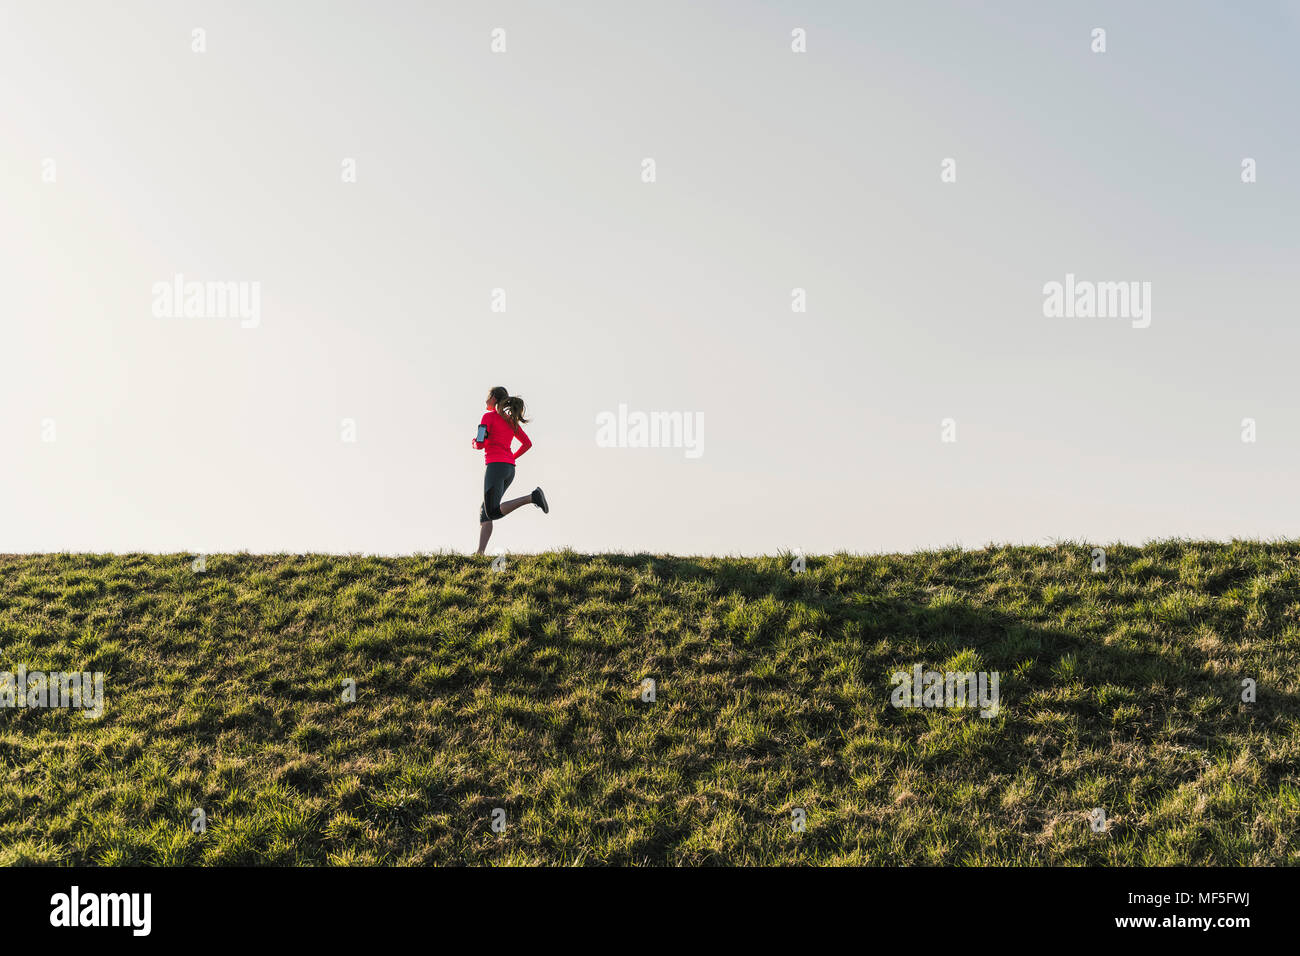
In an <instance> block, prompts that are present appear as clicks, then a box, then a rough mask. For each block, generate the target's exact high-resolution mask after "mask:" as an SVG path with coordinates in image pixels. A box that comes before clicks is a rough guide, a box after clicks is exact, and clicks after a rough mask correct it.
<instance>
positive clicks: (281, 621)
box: [0, 541, 1300, 866]
mask: <svg viewBox="0 0 1300 956" xmlns="http://www.w3.org/2000/svg"><path fill="white" fill-rule="evenodd" d="M1090 550H1091V549H1090V547H1089V546H1086V545H1081V544H1061V545H1058V546H1056V547H1052V548H1034V547H991V548H988V549H986V550H982V551H961V550H957V549H953V550H946V551H932V552H926V553H919V554H910V555H887V556H872V557H862V556H850V555H843V554H841V555H834V556H827V557H813V558H809V559H808V564H807V571H806V572H805V573H802V574H794V573H792V572H791V570H790V562H791V558H792V556H791V555H782V556H778V557H771V558H758V559H725V558H707V559H705V558H679V557H672V556H650V555H609V554H606V555H581V554H576V553H573V552H569V551H565V552H555V553H545V554H540V555H535V556H526V555H525V556H514V557H511V558H509V559H508V565H507V567H506V568H505V570H503V571H500V572H497V571H494V570H493V569H492V568H491V563H490V559H486V558H484V559H480V558H474V557H463V556H456V555H446V554H444V555H432V556H417V557H409V558H367V557H330V556H321V555H305V556H291V555H278V556H257V555H248V554H239V555H217V556H212V557H209V558H208V559H207V570H206V571H204V572H202V573H195V572H194V571H193V570H192V566H191V560H192V557H191V556H186V555H161V556H158V555H138V554H130V555H120V556H112V555H66V554H61V555H53V554H51V555H9V556H0V670H9V671H14V670H16V669H17V667H18V666H19V665H24V666H26V667H27V668H28V669H43V670H50V671H75V670H85V671H103V672H104V673H105V692H104V698H105V712H104V716H103V717H102V718H101V719H99V720H97V721H92V720H86V719H84V718H83V717H82V716H81V715H80V714H77V713H75V712H70V711H68V710H48V709H47V710H29V709H9V708H5V709H0V863H3V864H8V865H12V864H102V865H119V864H156V865H169V866H170V865H189V864H258V863H267V864H599V863H614V864H676V865H699V864H887V865H897V864H960V865H983V864H1014V865H1038V864H1086V865H1129V864H1154V865H1170V864H1181V865H1228V864H1256V865H1258V864H1265V865H1276V864H1288V865H1294V864H1296V863H1297V862H1300V839H1298V837H1300V707H1298V706H1297V701H1298V699H1300V698H1298V694H1300V630H1298V628H1300V589H1298V585H1300V543H1296V542H1281V543H1261V542H1246V541H1237V542H1232V543H1228V544H1220V543H1203V542H1181V541H1169V542H1157V543H1152V544H1150V545H1147V546H1144V547H1141V548H1137V547H1129V546H1122V545H1116V546H1112V547H1109V548H1108V549H1107V568H1106V570H1105V571H1104V572H1101V573H1093V572H1092V570H1091V568H1090ZM918 663H919V664H922V665H923V666H924V667H926V668H930V669H937V670H988V671H998V672H999V674H1000V693H1001V709H1000V712H999V713H998V715H997V716H996V717H994V718H991V719H990V718H983V717H980V716H979V714H978V713H977V712H976V711H974V710H962V709H911V710H905V709H896V708H894V707H892V706H891V705H890V693H891V691H892V685H891V682H890V675H891V674H892V673H893V672H895V671H909V672H910V671H911V669H912V667H913V665H914V664H918ZM1245 678H1251V679H1253V680H1254V681H1256V682H1257V694H1258V697H1257V700H1256V701H1255V702H1253V703H1244V702H1242V699H1241V697H1242V681H1243V679H1245ZM646 679H651V680H653V681H654V682H655V699H654V700H653V701H647V700H644V699H643V689H644V687H645V685H643V681H644V680H646ZM346 680H354V681H355V682H356V700H355V702H348V701H346V700H344V695H343V689H344V682H345V681H346ZM1095 807H1101V808H1103V809H1104V810H1105V814H1106V829H1105V830H1104V832H1100V833H1099V832H1094V831H1093V829H1092V827H1091V826H1090V824H1089V818H1088V815H1089V813H1090V812H1091V811H1092V809H1093V808H1095ZM195 808H202V809H203V810H204V812H205V813H206V815H207V827H206V832H202V833H194V832H192V830H191V819H192V811H193V810H194V809H195ZM496 808H501V809H502V810H504V811H505V816H504V819H505V828H504V831H503V832H496V831H495V830H494V829H493V817H494V810H495V809H496ZM799 810H801V811H802V812H803V814H804V819H805V820H806V824H805V827H804V829H803V830H802V831H799V830H797V829H796V828H795V826H793V825H792V821H793V820H794V819H795V817H796V811H799ZM498 816H499V815H498Z"/></svg>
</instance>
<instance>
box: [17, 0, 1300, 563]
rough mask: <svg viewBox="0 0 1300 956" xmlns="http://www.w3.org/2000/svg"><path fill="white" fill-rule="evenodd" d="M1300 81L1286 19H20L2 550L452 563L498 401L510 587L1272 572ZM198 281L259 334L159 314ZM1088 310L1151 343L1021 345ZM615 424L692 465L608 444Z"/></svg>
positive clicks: (170, 8)
mask: <svg viewBox="0 0 1300 956" xmlns="http://www.w3.org/2000/svg"><path fill="white" fill-rule="evenodd" d="M1098 27H1100V28H1104V29H1105V31H1106V50H1105V52H1104V53H1096V52H1093V50H1092V46H1093V42H1094V41H1093V30H1094V29H1095V28H1098ZM498 28H499V29H501V30H504V31H505V34H504V35H505V44H506V49H505V52H496V53H494V52H493V51H492V42H493V30H495V29H498ZM195 29H202V30H204V31H205V39H206V51H205V52H194V50H193V48H192V45H193V42H194V40H193V34H192V31H193V30H195ZM796 29H801V30H804V31H806V38H807V39H806V47H807V52H805V53H795V52H793V51H792V49H791V44H792V31H794V30H796ZM1297 47H1300V5H1298V4H1296V3H1293V2H1286V3H1282V2H1277V0H1255V2H1248V3H1241V4H1222V3H1196V2H1150V3H1146V2H1144V3H1140V4H1134V3H1088V4H1083V3H1078V4H1056V3H1052V4H1044V3H1041V2H1031V0H1024V2H1001V3H991V4H973V3H964V2H910V0H909V2H903V0H897V2H890V3H867V2H853V3H850V2H838V3H836V2H822V3H813V2H809V3H793V2H762V3H758V2H746V3H742V2H707V0H704V2H700V0H697V2H662V0H661V2H656V3H653V4H650V3H635V4H634V3H620V2H614V0H605V2H564V3H562V4H560V3H555V4H552V3H543V2H536V0H530V2H494V3H486V4H485V3H468V2H466V3H445V4H435V3H427V2H413V0H412V2H396V0H370V2H364V3H363V2H355V3H352V2H349V3H339V2H330V3H318V2H311V3H309V2H306V0H293V2H290V0H279V2H275V3H254V2H223V3H220V4H218V3H193V2H163V0H158V2H130V0H128V2H124V3H120V4H111V5H110V4H103V3H96V2H90V0H78V2H60V0H42V2H35V0H32V2H15V0H0V117H2V118H3V130H4V135H3V136H2V137H0V322H2V323H3V324H2V328H3V339H2V342H3V344H2V345H0V448H2V449H4V451H5V452H6V454H5V456H4V458H3V463H2V465H0V552H25V551H59V550H73V551H118V552H120V551H136V550H139V551H155V552H156V551H163V552H173V551H186V552H193V553H199V552H205V553H219V552H228V551H237V550H249V551H254V552H267V551H329V552H371V553H383V554H403V553H412V552H426V551H436V550H442V549H448V550H456V551H466V552H467V551H472V550H473V548H474V547H475V545H476V543H477V530H478V529H477V512H478V506H479V502H480V496H481V493H482V473H483V467H484V466H483V456H482V453H481V452H475V451H474V450H472V449H471V448H470V447H469V440H470V438H471V437H472V435H473V432H474V428H475V426H476V424H477V422H478V420H479V417H480V415H481V414H482V411H483V406H482V400H483V396H484V394H485V393H486V392H487V390H488V389H489V388H490V387H492V386H494V385H504V386H506V387H507V388H509V389H510V391H511V392H512V393H516V394H520V395H522V396H523V397H524V398H525V400H526V401H527V402H528V406H529V416H530V418H532V419H533V421H532V423H531V424H529V425H528V426H526V427H527V430H528V432H529V435H530V436H531V438H532V439H533V442H534V447H533V449H532V450H531V451H530V452H529V453H528V454H527V455H525V456H524V457H523V458H522V459H520V461H519V465H518V472H517V475H516V478H515V483H514V485H513V486H512V488H511V490H510V492H509V493H508V496H513V495H514V494H515V493H518V494H526V493H527V492H528V491H530V490H531V489H532V488H533V487H534V486H536V485H541V486H542V487H544V488H545V489H546V492H547V495H548V498H549V499H550V503H551V513H550V514H549V515H545V516H544V515H542V514H541V512H540V511H537V510H536V509H532V508H526V509H523V510H520V511H519V512H518V513H516V514H512V515H510V516H508V517H507V518H505V519H504V520H503V521H499V522H498V523H497V527H496V532H495V534H494V536H493V540H492V545H491V547H492V548H493V549H496V548H503V549H505V550H507V551H510V552H535V551H541V550H546V549H551V548H559V547H565V546H570V547H573V548H575V549H577V550H579V551H655V552H673V553H679V554H760V553H775V552H778V551H782V550H790V549H794V548H800V549H802V550H803V551H804V552H805V553H825V552H832V551H836V550H847V551H856V552H879V551H900V550H913V549H917V548H925V547H937V546H945V545H951V544H961V545H964V546H967V547H979V546H982V545H984V544H986V543H988V542H991V541H992V542H1013V543H1017V542H1023V543H1042V542H1045V541H1048V540H1052V539H1061V538H1068V539H1076V540H1084V541H1091V542H1097V543H1105V542H1111V541H1116V540H1124V541H1129V542H1140V541H1143V540H1147V539H1149V538H1152V537H1168V536H1182V537H1196V538H1218V539H1226V538H1231V537H1234V536H1238V537H1266V538H1267V537H1279V536H1287V537H1294V536H1296V535H1297V534H1300V505H1297V503H1296V497H1297V496H1296V494H1295V487H1296V481H1295V479H1296V477H1297V473H1298V472H1300V450H1298V446H1297V439H1300V400H1297V390H1296V385H1295V382H1296V371H1295V368H1296V356H1297V345H1298V344H1300V327H1298V326H1300V317H1298V316H1297V313H1296V308H1295V306H1296V302H1297V291H1300V265H1298V263H1300V258H1298V255H1297V254H1298V253H1300V230H1298V228H1297V223H1300V189H1297V185H1296V183H1297V176H1298V175H1300V127H1298V126H1297V124H1296V122H1295V98H1296V91H1297V80H1300V57H1298V56H1297V52H1296V51H1297ZM647 158H650V159H653V160H654V163H655V173H656V178H655V181H654V182H649V183H648V182H644V181H643V176H642V169H643V160H645V159H647ZM949 158H951V159H953V160H955V163H956V173H957V175H956V181H955V182H942V181H941V177H940V172H941V164H942V163H943V161H944V160H945V159H949ZM1247 158H1250V159H1253V160H1254V161H1255V163H1256V175H1257V181H1256V182H1253V183H1243V182H1242V162H1243V160H1244V159H1247ZM346 159H353V160H355V164H356V166H355V168H356V181H355V182H344V181H343V175H342V168H343V163H344V161H345V160H346ZM50 161H52V162H50ZM51 177H52V178H53V181H52V182H51V181H47V180H48V179H50V178H51ZM178 273H179V274H182V275H183V276H184V277H185V279H186V280H190V281H200V282H222V283H224V282H242V283H257V284H258V288H259V290H260V313H259V320H258V322H257V324H256V327H247V328H246V327H242V324H241V322H240V321H239V319H238V318H220V317H215V318H197V319H195V318H191V319H186V318H167V317H162V318H160V317H157V316H155V315H154V313H153V305H154V295H153V288H154V285H155V284H156V283H160V282H163V283H166V282H171V281H172V279H173V277H174V276H175V275H176V274H178ZM1067 274H1073V275H1075V276H1076V277H1077V278H1079V279H1083V280H1092V281H1096V282H1139V283H1142V282H1149V283H1150V284H1151V289H1152V294H1151V316H1150V317H1151V323H1150V326H1149V327H1147V328H1133V327H1132V324H1131V323H1130V322H1129V321H1128V319H1126V318H1115V317H1108V318H1079V317H1075V318H1047V317H1045V316H1044V312H1043V302H1044V294H1043V287H1044V285H1045V284H1046V283H1049V282H1054V281H1055V282H1063V281H1064V280H1065V277H1066V275H1067ZM498 288H499V289H504V290H505V302H506V311H505V312H504V313H499V312H493V311H492V309H491V305H492V296H493V290H494V289H498ZM796 288H800V289H804V290H806V301H807V311H806V312H794V311H792V309H791V301H792V290H793V289H796ZM620 405H626V406H627V407H628V408H629V409H631V410H634V411H637V410H639V411H645V412H672V411H678V412H685V413H687V414H690V415H702V416H703V421H704V433H703V445H702V448H701V450H702V454H700V455H699V457H694V458H692V457H688V456H687V455H686V453H685V450H684V449H681V448H617V447H615V448H609V447H600V446H598V444H597V441H596V435H597V427H596V420H597V416H598V415H600V414H601V413H602V412H612V413H616V412H617V410H618V408H619V406H620ZM947 418H951V419H953V420H954V421H955V423H956V437H957V440H956V441H955V442H944V441H942V440H941V437H942V431H941V423H942V422H943V421H944V419H947ZM1246 418H1251V419H1254V420H1255V423H1256V424H1255V429H1256V440H1255V441H1254V442H1243V441H1242V433H1243V425H1242V422H1243V419H1246ZM342 419H351V420H353V421H354V422H355V427H356V441H355V442H345V441H342V440H341V436H342V434H343V432H342V428H341V420H342ZM51 438H52V439H53V440H48V439H51Z"/></svg>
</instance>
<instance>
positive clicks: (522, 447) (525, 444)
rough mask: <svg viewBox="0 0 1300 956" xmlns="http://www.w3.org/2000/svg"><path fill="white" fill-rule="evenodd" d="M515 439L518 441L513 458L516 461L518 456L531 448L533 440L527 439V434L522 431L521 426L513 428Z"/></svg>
mask: <svg viewBox="0 0 1300 956" xmlns="http://www.w3.org/2000/svg"><path fill="white" fill-rule="evenodd" d="M515 437H516V438H518V439H519V450H518V451H517V452H515V458H516V459H517V458H518V457H519V456H520V455H522V454H523V453H524V452H526V451H528V449H530V448H532V447H533V440H532V439H531V438H529V437H528V433H527V432H526V431H524V429H523V426H522V425H520V426H518V427H517V428H515Z"/></svg>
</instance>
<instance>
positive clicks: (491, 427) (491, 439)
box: [474, 411, 533, 465]
mask: <svg viewBox="0 0 1300 956" xmlns="http://www.w3.org/2000/svg"><path fill="white" fill-rule="evenodd" d="M479 424H480V425H486V426H487V441H476V442H474V447H475V448H482V449H483V461H484V462H485V463H486V464H489V465H490V464H492V463H493V462H494V461H503V462H505V463H506V464H507V465H513V464H514V463H515V460H516V459H517V458H518V457H519V456H520V455H522V454H523V453H524V452H526V451H528V449H530V448H532V447H533V442H532V439H530V438H529V437H528V434H527V433H526V432H525V431H524V428H523V426H522V425H520V426H519V427H518V428H516V429H514V430H513V431H512V430H511V428H510V422H509V421H508V420H507V419H506V417H505V416H504V415H502V414H501V413H500V412H497V411H491V412H484V413H483V418H482V419H480V421H479ZM516 438H518V439H519V450H518V451H511V450H510V446H511V444H512V443H513V442H514V440H515V439H516Z"/></svg>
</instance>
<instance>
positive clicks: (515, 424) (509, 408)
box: [492, 385, 528, 431]
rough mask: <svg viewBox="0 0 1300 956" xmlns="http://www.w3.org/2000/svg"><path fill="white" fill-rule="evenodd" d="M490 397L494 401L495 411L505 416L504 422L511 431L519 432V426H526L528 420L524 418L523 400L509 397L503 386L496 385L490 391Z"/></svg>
mask: <svg viewBox="0 0 1300 956" xmlns="http://www.w3.org/2000/svg"><path fill="white" fill-rule="evenodd" d="M492 397H493V398H494V399H496V403H497V411H498V412H500V413H501V414H502V415H504V416H505V418H506V421H508V422H509V423H510V427H511V429H513V430H514V431H518V430H519V426H520V425H527V424H528V419H526V418H524V400H523V399H522V398H520V397H519V396H518V395H511V394H510V393H509V392H508V391H506V388H505V386H504V385H498V386H497V387H496V388H494V389H492Z"/></svg>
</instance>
